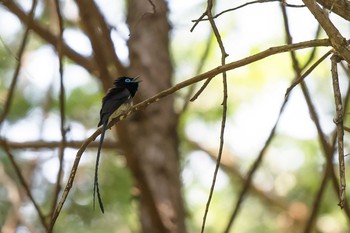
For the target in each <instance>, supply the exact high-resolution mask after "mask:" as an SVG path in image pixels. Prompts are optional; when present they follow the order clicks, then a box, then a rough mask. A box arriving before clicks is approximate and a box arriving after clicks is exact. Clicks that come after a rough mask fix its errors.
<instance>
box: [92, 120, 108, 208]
mask: <svg viewBox="0 0 350 233" xmlns="http://www.w3.org/2000/svg"><path fill="white" fill-rule="evenodd" d="M107 125H108V120H107V121H105V122H103V126H102V132H101V137H100V144H99V145H98V150H97V157H96V164H95V179H94V194H93V198H94V200H93V205H94V209H95V197H96V195H95V193H97V199H98V204H99V205H100V209H101V211H102V213H104V208H103V203H102V198H101V194H100V189H99V186H98V164H99V161H100V155H101V148H102V144H103V139H104V137H105V132H106V130H107Z"/></svg>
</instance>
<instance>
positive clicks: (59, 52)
mask: <svg viewBox="0 0 350 233" xmlns="http://www.w3.org/2000/svg"><path fill="white" fill-rule="evenodd" d="M55 9H56V15H57V19H58V28H59V37H58V38H59V39H58V45H57V47H56V48H57V55H58V62H59V75H60V93H59V107H60V119H61V121H60V131H61V137H62V139H61V144H60V146H59V150H58V159H59V168H58V173H57V179H56V185H55V189H54V194H53V199H52V208H51V210H52V213H51V218H52V216H53V213H54V212H53V210H54V209H55V207H56V203H57V200H58V195H59V193H60V191H61V182H62V177H63V158H64V150H65V143H66V132H67V130H66V127H65V124H66V121H65V118H66V117H65V115H66V113H65V89H64V83H63V61H62V59H63V52H62V46H63V30H64V28H63V18H62V14H61V10H60V2H59V0H55ZM52 229H53V224H52V223H50V229H49V232H52Z"/></svg>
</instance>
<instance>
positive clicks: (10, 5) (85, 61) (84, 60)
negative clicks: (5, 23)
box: [0, 0, 97, 74]
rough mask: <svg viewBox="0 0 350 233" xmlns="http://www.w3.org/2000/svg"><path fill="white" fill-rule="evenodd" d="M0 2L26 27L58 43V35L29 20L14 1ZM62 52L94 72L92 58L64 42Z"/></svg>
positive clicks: (45, 38)
mask: <svg viewBox="0 0 350 233" xmlns="http://www.w3.org/2000/svg"><path fill="white" fill-rule="evenodd" d="M0 3H1V4H2V5H3V6H5V7H6V8H7V9H8V10H9V11H10V12H11V13H13V14H14V15H16V16H17V17H18V19H19V20H20V21H21V22H22V23H23V24H25V25H26V26H27V27H28V28H30V29H31V30H33V32H35V33H36V34H37V35H38V36H39V37H41V38H42V39H43V40H45V41H46V42H47V43H49V44H51V45H52V46H54V47H56V46H57V45H58V40H59V39H58V37H56V36H55V35H54V34H52V33H51V32H50V31H49V30H47V29H46V28H44V27H43V26H42V25H41V24H40V23H38V22H37V21H35V20H33V21H31V20H30V16H29V15H27V14H26V13H25V12H24V11H23V10H22V9H21V8H20V7H19V6H18V5H17V4H16V3H15V2H14V1H8V0H0ZM62 53H63V54H64V55H65V56H67V57H68V58H69V59H71V60H72V61H74V62H76V63H77V64H78V65H80V66H82V67H84V68H85V69H86V70H88V71H89V72H90V73H92V74H96V72H97V70H96V65H95V63H94V61H93V60H91V59H90V58H88V57H84V56H83V55H81V54H79V53H77V52H76V51H74V50H73V49H72V48H70V47H69V46H68V45H67V44H66V43H63V45H62Z"/></svg>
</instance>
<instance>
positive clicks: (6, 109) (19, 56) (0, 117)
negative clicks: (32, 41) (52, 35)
mask: <svg viewBox="0 0 350 233" xmlns="http://www.w3.org/2000/svg"><path fill="white" fill-rule="evenodd" d="M36 5H37V0H33V4H32V7H31V9H30V12H29V14H28V21H29V22H28V24H30V23H31V22H32V21H33V20H34V13H35V8H36ZM29 30H30V28H29V27H28V26H27V27H26V30H25V32H24V35H23V39H22V42H21V45H20V46H19V50H18V54H17V57H16V58H17V66H16V69H15V72H14V74H13V77H12V81H11V85H10V88H9V91H8V94H7V97H6V100H5V104H4V109H3V111H2V113H1V115H0V127H1V126H2V123H3V121H4V120H5V119H6V117H7V115H8V113H9V111H10V108H11V104H12V99H13V95H14V93H15V88H16V84H17V80H18V75H19V71H20V69H21V66H22V55H23V53H24V50H25V48H26V45H27V42H28V38H29Z"/></svg>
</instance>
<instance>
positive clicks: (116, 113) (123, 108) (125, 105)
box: [109, 99, 133, 121]
mask: <svg viewBox="0 0 350 233" xmlns="http://www.w3.org/2000/svg"><path fill="white" fill-rule="evenodd" d="M132 105H133V102H132V99H129V100H127V101H126V102H125V103H123V104H122V105H120V107H119V108H118V109H117V110H115V111H114V112H113V113H112V114H111V116H110V117H109V121H111V120H112V119H114V118H116V117H118V116H120V115H122V114H124V113H126V112H127V111H129V110H130V108H131V107H132Z"/></svg>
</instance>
